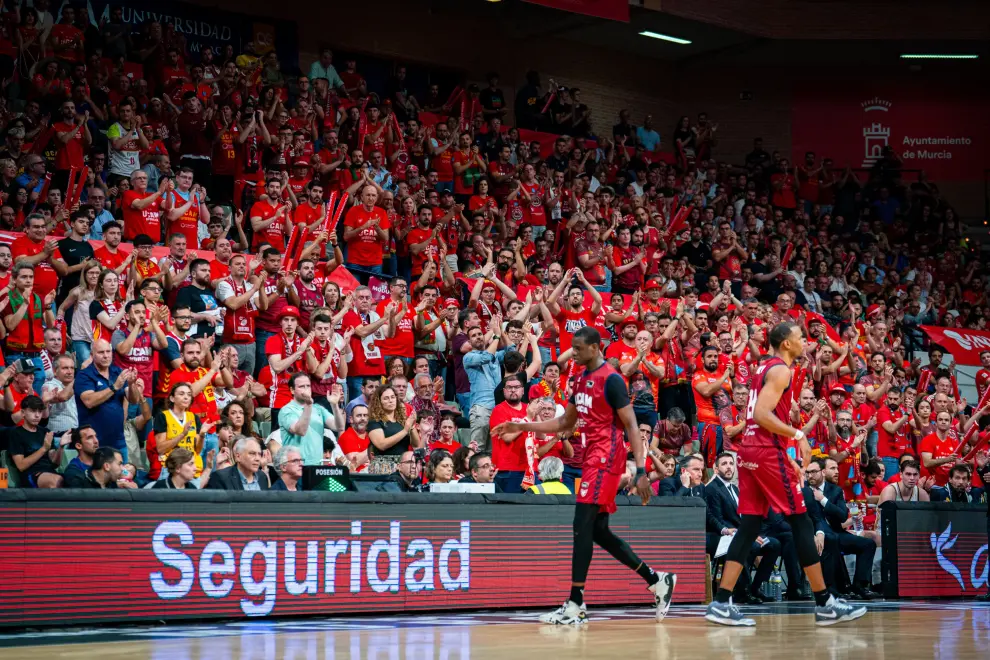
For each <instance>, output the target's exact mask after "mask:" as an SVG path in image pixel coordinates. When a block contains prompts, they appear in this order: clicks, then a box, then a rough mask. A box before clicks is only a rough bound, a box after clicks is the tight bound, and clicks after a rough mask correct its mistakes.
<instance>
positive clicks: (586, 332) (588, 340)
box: [574, 325, 602, 346]
mask: <svg viewBox="0 0 990 660" xmlns="http://www.w3.org/2000/svg"><path fill="white" fill-rule="evenodd" d="M574 339H578V340H580V341H581V343H582V344H587V345H589V346H590V345H591V344H598V345H601V343H602V336H601V333H599V332H598V331H597V330H595V329H594V328H592V327H591V326H590V325H586V326H584V327H583V328H580V329H579V330H578V331H577V332H575V333H574Z"/></svg>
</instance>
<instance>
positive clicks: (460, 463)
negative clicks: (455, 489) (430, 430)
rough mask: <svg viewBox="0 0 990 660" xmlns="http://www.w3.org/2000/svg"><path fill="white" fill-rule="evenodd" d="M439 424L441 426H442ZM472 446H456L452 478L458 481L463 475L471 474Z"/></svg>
mask: <svg viewBox="0 0 990 660" xmlns="http://www.w3.org/2000/svg"><path fill="white" fill-rule="evenodd" d="M442 426H443V425H442V424H441V428H442ZM474 453H475V452H474V449H473V448H472V447H466V446H462V447H458V448H457V451H455V452H454V479H455V480H457V481H460V480H461V479H462V478H464V477H465V476H470V475H471V457H472V456H474Z"/></svg>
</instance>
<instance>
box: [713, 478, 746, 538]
mask: <svg viewBox="0 0 990 660" xmlns="http://www.w3.org/2000/svg"><path fill="white" fill-rule="evenodd" d="M705 501H706V502H707V503H708V531H709V532H711V533H712V534H721V533H722V530H723V529H726V528H732V529H739V525H740V523H742V518H741V517H740V516H739V506H738V505H737V504H736V501H735V500H734V499H732V493H730V492H729V489H728V487H726V485H725V484H724V483H722V480H721V479H719V478H718V477H715V478H714V479H712V480H711V482H710V483H709V484H708V485H707V486H705Z"/></svg>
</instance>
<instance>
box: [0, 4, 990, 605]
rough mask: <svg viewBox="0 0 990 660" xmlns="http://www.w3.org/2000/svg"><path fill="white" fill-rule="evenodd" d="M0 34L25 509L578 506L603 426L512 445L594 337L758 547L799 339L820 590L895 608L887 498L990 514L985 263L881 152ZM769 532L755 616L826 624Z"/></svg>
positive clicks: (684, 473) (12, 388) (678, 468)
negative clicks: (762, 497)
mask: <svg viewBox="0 0 990 660" xmlns="http://www.w3.org/2000/svg"><path fill="white" fill-rule="evenodd" d="M0 26H2V29H3V34H2V35H0V36H2V39H0V43H3V45H4V49H3V50H2V52H0V69H2V71H0V73H2V75H3V77H4V81H3V82H4V96H3V99H2V103H3V105H2V106H0V131H2V135H3V139H4V145H3V148H2V149H0V201H2V208H0V229H2V230H3V231H5V232H7V233H6V234H3V236H4V239H3V240H4V241H5V242H4V244H2V245H0V287H2V288H3V293H2V296H0V310H2V312H0V313H2V317H3V324H2V327H0V336H2V338H3V341H4V348H5V350H4V357H5V364H7V365H9V366H7V367H6V369H5V370H4V371H3V372H2V373H0V384H2V385H3V398H2V399H0V409H2V410H0V415H2V417H3V418H4V421H5V428H4V430H3V431H2V432H0V449H2V450H3V452H4V456H5V463H6V466H7V467H8V468H9V469H10V471H11V475H10V476H11V481H12V483H14V484H17V485H20V486H22V487H40V488H45V487H60V486H69V487H79V488H121V487H123V488H135V487H152V488H182V489H191V488H197V487H199V488H203V487H205V488H211V489H232V490H267V489H273V490H290V491H293V490H299V489H300V488H302V485H303V482H302V472H303V468H304V466H312V465H321V464H324V463H330V464H336V465H343V466H346V467H348V468H349V469H350V470H351V471H352V472H353V473H366V474H370V475H380V477H381V480H382V483H383V484H384V485H385V486H387V487H389V488H392V489H399V490H403V491H406V490H423V489H424V485H426V484H429V483H441V484H444V483H450V482H455V481H459V482H462V483H494V484H495V485H496V487H497V488H498V489H499V490H501V491H504V492H523V491H532V492H534V493H563V492H573V489H574V487H575V478H576V477H577V476H579V475H580V467H579V466H580V465H581V461H582V454H583V446H582V437H581V434H580V432H577V433H576V434H574V435H561V436H551V437H538V436H534V435H532V434H518V435H515V436H513V437H510V436H502V437H498V436H492V435H491V433H490V429H491V428H493V427H494V426H496V425H497V424H499V423H501V422H503V421H511V420H523V419H537V418H543V419H550V418H553V417H554V416H556V415H560V414H562V413H563V410H564V407H565V406H566V405H567V402H568V400H569V399H570V396H571V394H572V391H573V387H574V382H575V381H574V378H575V376H576V374H575V368H574V364H573V362H571V360H570V343H571V337H572V335H573V333H574V332H575V330H577V329H578V328H581V327H584V326H595V327H597V328H599V329H600V331H601V332H602V335H603V337H605V338H606V342H605V343H606V344H607V348H606V349H605V356H606V358H607V359H608V361H609V362H610V363H611V364H613V366H615V367H616V368H617V369H618V370H619V371H620V372H621V374H622V375H623V376H624V377H625V378H626V380H627V382H628V386H629V390H630V394H631V399H632V401H633V406H634V409H635V411H636V414H637V419H638V421H639V422H640V430H641V432H642V433H643V435H644V437H645V438H647V440H648V441H649V444H650V463H649V469H650V474H651V479H652V481H653V487H654V490H655V492H656V493H657V494H659V495H661V496H669V497H679V496H680V497H704V498H705V499H706V501H707V503H708V506H709V515H708V532H709V535H710V537H709V545H712V546H713V547H712V548H710V551H712V554H714V552H713V551H714V546H717V542H718V538H719V537H720V536H721V535H728V534H731V533H732V532H733V531H734V529H735V526H736V522H737V521H738V516H737V515H736V514H735V512H734V503H735V502H736V501H737V500H738V497H737V493H736V491H735V490H734V488H735V486H734V485H733V484H734V470H735V466H734V458H733V456H734V443H735V442H736V438H738V436H739V434H740V433H741V432H742V430H743V426H744V418H745V410H746V407H747V403H748V400H749V374H751V373H752V370H753V367H754V365H755V364H756V363H757V362H758V361H759V360H760V359H761V358H762V357H763V356H765V355H766V354H767V353H768V344H767V334H768V332H767V329H768V328H769V327H772V326H773V325H774V324H775V323H777V322H779V321H781V320H785V319H793V320H796V321H798V322H799V323H800V324H801V325H802V326H803V327H804V328H805V329H806V332H807V340H808V341H807V351H806V353H805V355H804V356H803V358H802V359H801V360H799V361H798V363H797V364H796V365H795V367H794V379H793V380H792V385H791V390H792V393H793V412H792V419H791V420H789V421H790V422H791V423H792V424H794V425H796V426H800V427H801V428H802V429H803V430H804V432H805V434H806V435H807V437H808V438H809V441H810V442H811V444H812V446H813V448H814V454H815V463H814V464H813V465H809V466H804V467H805V470H806V475H807V478H808V488H807V489H806V498H807V499H808V501H809V505H812V504H814V506H809V508H811V509H813V510H814V512H815V513H816V514H818V515H817V516H815V515H814V514H813V517H815V518H816V529H817V530H818V531H819V535H820V537H821V538H820V543H821V546H820V551H821V552H822V553H823V556H825V555H828V557H829V559H828V561H826V565H827V566H830V567H831V568H830V570H831V572H828V571H827V573H826V575H827V576H829V575H831V576H832V577H829V586H830V588H833V589H835V590H836V591H837V592H846V591H851V592H852V593H854V594H857V595H859V596H869V595H870V593H871V592H870V591H869V590H870V586H871V576H872V563H873V557H874V555H875V553H876V546H877V544H878V543H879V536H878V534H877V533H876V531H875V530H876V515H877V514H876V504H877V503H878V502H880V501H882V500H884V499H885V498H886V499H892V498H898V499H928V498H929V497H930V498H931V499H933V500H946V501H985V499H986V496H985V494H984V492H983V490H982V488H981V485H982V483H984V482H985V481H986V480H987V479H990V475H988V465H987V453H986V451H985V449H982V448H981V447H980V446H979V443H980V442H981V441H982V440H984V439H985V437H984V435H983V433H982V432H981V431H980V430H979V429H980V427H981V426H982V425H983V424H982V422H983V421H984V418H985V417H986V416H987V413H990V403H987V402H986V401H985V400H984V397H983V394H984V393H985V392H986V390H987V388H988V387H990V352H987V353H984V354H983V360H984V365H983V366H984V369H983V370H981V371H980V372H979V374H978V376H977V388H978V394H979V396H980V401H979V402H977V401H967V400H966V399H965V398H964V397H961V396H960V394H959V390H958V386H957V384H956V374H955V364H954V363H949V364H945V363H943V353H942V351H941V350H940V349H939V347H937V346H927V345H924V341H925V340H924V337H923V335H922V334H921V331H920V330H919V329H918V328H919V326H920V325H923V324H941V325H950V326H958V327H968V328H977V329H980V328H985V327H986V323H987V319H988V318H990V303H988V301H987V291H988V284H990V269H988V268H986V267H985V266H984V265H983V264H982V262H981V256H980V254H978V253H977V252H976V251H974V250H972V249H970V247H969V245H968V243H967V240H966V238H965V237H964V236H963V227H962V225H961V223H960V219H959V218H958V217H957V216H956V214H955V213H954V211H953V208H952V207H951V205H950V204H949V202H948V201H947V200H946V199H944V198H943V197H942V196H941V194H940V192H939V189H938V187H937V186H936V185H935V184H934V183H933V182H930V181H928V180H927V178H926V177H925V176H924V173H920V174H918V175H917V176H916V177H914V178H913V179H912V180H910V181H909V180H908V179H907V178H906V176H905V173H904V172H903V171H902V167H901V164H900V162H899V161H898V159H897V157H896V155H895V154H894V153H893V152H892V151H888V152H886V153H885V155H884V157H883V158H882V159H881V160H880V161H879V162H878V163H877V164H876V166H875V167H874V168H873V169H872V170H870V171H867V172H857V171H853V170H852V169H851V168H850V167H849V166H848V165H847V164H844V163H843V164H836V163H833V162H832V161H831V160H830V159H829V158H828V157H827V154H825V155H820V154H814V153H808V154H806V155H805V157H804V160H803V161H802V162H801V163H791V162H790V161H789V160H788V158H787V156H786V155H781V154H780V153H779V152H776V151H767V150H766V148H765V146H764V144H763V143H762V141H761V139H759V138H756V139H755V140H754V144H753V150H752V151H751V152H750V153H749V154H748V155H746V157H745V159H743V160H742V162H738V163H733V162H730V161H728V160H726V159H725V158H722V157H720V156H719V149H718V128H719V126H718V124H717V123H716V122H714V121H711V120H710V119H709V118H708V117H707V115H705V114H704V113H700V114H699V115H698V116H697V117H696V119H694V120H692V119H691V118H690V117H688V116H684V117H682V118H681V119H680V120H679V121H678V122H677V124H676V126H674V127H672V129H671V131H670V133H664V132H660V131H659V130H658V128H657V127H655V126H654V125H653V121H652V118H651V117H649V116H647V117H646V118H645V119H644V121H643V122H642V124H641V125H635V124H634V123H633V120H632V118H631V116H630V113H629V112H628V111H625V110H624V111H622V112H621V113H620V114H619V117H618V123H616V124H615V125H614V126H612V127H611V131H609V130H608V127H607V126H603V125H600V121H601V120H600V119H599V118H597V117H593V116H592V113H591V111H590V109H589V108H588V107H587V105H585V104H583V103H582V102H581V100H580V90H578V89H574V88H571V89H567V88H565V87H563V86H559V85H557V84H555V83H552V84H551V86H550V88H549V89H545V88H544V87H543V86H541V80H540V77H539V75H538V74H536V73H535V72H531V73H530V74H529V75H528V76H527V80H526V84H525V85H524V86H523V87H521V88H520V89H519V90H517V91H516V93H515V104H514V112H513V113H511V114H510V112H509V107H508V105H509V104H508V102H507V95H506V94H505V93H504V92H503V91H502V89H501V88H500V87H499V79H498V75H497V74H495V73H492V74H490V75H489V76H488V80H487V86H486V87H485V88H484V89H480V88H478V87H475V86H471V85H467V86H465V87H464V88H463V89H459V90H458V89H454V90H446V89H439V88H438V86H436V85H433V86H430V87H429V88H428V89H427V90H413V89H410V86H409V85H408V84H407V82H406V70H405V68H404V67H402V66H396V67H395V73H394V77H393V78H392V79H391V80H390V81H389V82H388V85H387V87H383V88H381V89H369V85H368V82H367V81H366V80H365V78H364V77H363V76H362V74H361V73H360V67H359V65H360V61H359V60H358V59H355V58H348V59H347V60H346V61H345V63H344V67H343V68H342V69H341V70H339V71H338V69H337V68H336V66H337V65H336V64H335V60H334V56H333V52H332V51H331V50H330V49H324V50H323V51H322V52H321V53H320V54H319V58H318V59H317V60H316V61H314V62H312V63H309V65H308V66H307V67H306V68H305V69H304V71H301V72H297V73H293V72H291V71H288V70H285V69H283V67H282V66H281V65H280V62H279V57H278V54H276V53H275V52H271V51H268V52H261V49H258V48H256V46H255V45H254V44H248V45H247V46H246V48H245V50H244V51H243V52H233V50H232V49H227V50H226V51H224V52H215V51H213V50H211V49H204V50H202V52H201V53H199V54H198V55H196V56H195V57H194V56H193V55H192V53H191V52H190V51H189V49H188V48H187V47H186V43H185V39H184V37H183V35H182V34H181V33H178V32H176V31H175V30H174V29H172V28H171V26H170V25H169V24H164V25H163V24H159V23H155V22H148V23H146V24H143V25H138V26H131V25H125V24H123V22H122V18H121V12H120V9H119V8H113V9H111V11H110V13H109V20H107V21H101V23H100V24H99V25H98V26H97V25H91V24H90V23H89V18H88V14H87V12H85V11H74V7H73V5H71V4H67V5H65V6H63V7H62V8H61V11H60V12H59V15H58V16H57V17H54V16H53V15H52V13H51V12H50V11H49V3H48V0H34V3H33V7H31V8H29V7H26V6H23V5H5V6H4V7H3V9H2V10H0ZM448 94H449V96H448ZM465 109H466V110H465ZM730 119H731V118H726V121H729V120H730ZM520 129H524V130H529V131H542V132H549V133H552V134H554V135H553V136H551V137H550V138H549V141H547V140H546V139H541V140H536V139H528V138H527V139H521V137H520ZM524 135H526V136H530V137H532V135H533V134H531V133H524ZM527 140H528V141H527ZM547 144H550V145H552V146H546V145H547ZM80 178H81V179H82V180H79V181H77V179H80ZM73 188H75V190H73ZM344 193H346V194H347V196H348V197H347V200H348V201H347V202H346V203H345V204H344V205H343V209H342V220H341V222H340V223H339V225H337V226H336V227H330V226H329V225H327V224H325V220H326V218H327V217H328V216H329V215H332V214H331V213H330V211H333V210H334V209H333V208H331V209H329V210H328V209H327V200H328V199H330V198H331V197H333V198H334V199H336V200H340V199H341V198H342V196H343V194H344ZM338 203H339V201H338ZM297 227H304V228H306V229H307V230H308V231H309V232H310V234H309V235H310V236H311V240H309V241H308V242H307V243H306V245H305V247H304V249H303V250H302V251H301V252H302V253H301V254H299V255H296V256H298V259H293V258H291V257H292V255H291V254H287V253H288V252H290V251H291V248H292V246H291V245H290V236H291V235H292V232H293V230H294V228H297ZM92 241H96V242H97V243H95V244H94V243H93V242H92ZM201 252H202V254H201ZM925 353H927V357H928V361H927V364H926V365H925V366H922V364H921V360H920V358H921V357H922V355H924V354H925ZM971 430H972V431H973V432H972V433H970V431H971ZM706 471H708V474H711V471H714V476H711V478H710V479H709V480H707V483H706V477H705V475H706ZM631 475H632V468H630V472H629V475H627V479H626V480H625V481H624V482H623V484H622V488H623V489H628V488H630V486H631ZM885 479H886V481H884V480H885ZM981 479H982V480H983V481H981ZM847 505H848V506H847ZM766 525H767V527H766V531H765V536H764V537H761V540H760V542H759V543H758V544H757V545H758V546H759V547H754V550H753V558H754V560H755V559H756V557H761V558H762V559H761V560H760V562H759V563H760V569H759V570H757V571H756V574H755V577H754V578H753V580H752V583H751V584H746V585H744V586H743V587H742V589H744V590H745V592H744V593H740V594H739V595H738V598H742V599H746V598H759V597H760V586H761V584H762V583H763V582H764V581H765V580H766V579H767V578H768V574H769V569H770V568H772V565H773V563H774V561H775V560H776V558H777V556H780V557H782V558H783V559H784V565H785V567H786V568H787V571H788V573H791V572H792V569H793V573H794V579H793V580H792V581H791V584H792V585H794V590H793V594H791V595H793V596H794V597H802V596H803V594H802V593H801V590H800V587H799V585H800V584H801V580H800V575H799V570H798V566H797V560H796V556H795V555H793V547H792V546H793V543H792V542H791V540H790V539H789V530H787V529H786V523H784V522H783V521H782V520H780V519H779V516H778V517H776V518H775V517H774V516H773V515H771V516H770V517H769V518H768V520H767V523H766ZM844 553H845V554H854V555H855V556H856V557H857V566H856V570H855V577H854V579H853V580H852V581H850V582H848V584H847V583H846V582H844V581H843V579H842V577H841V576H840V575H839V574H840V573H842V574H844V572H843V571H838V570H836V569H837V568H838V561H839V559H838V558H840V557H841V556H842V555H843V554H844ZM860 563H862V565H863V568H860V565H859V564H860Z"/></svg>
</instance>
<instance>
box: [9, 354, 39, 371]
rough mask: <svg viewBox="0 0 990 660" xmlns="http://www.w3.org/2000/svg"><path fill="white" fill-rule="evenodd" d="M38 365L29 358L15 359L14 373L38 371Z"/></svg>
mask: <svg viewBox="0 0 990 660" xmlns="http://www.w3.org/2000/svg"><path fill="white" fill-rule="evenodd" d="M37 371H38V367H36V366H35V364H34V362H32V361H31V360H29V359H27V358H21V359H20V360H15V361H14V373H16V374H33V373H37Z"/></svg>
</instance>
